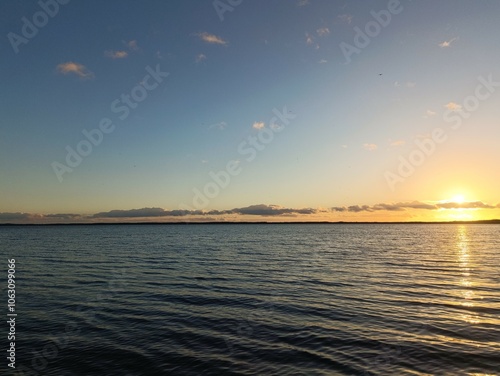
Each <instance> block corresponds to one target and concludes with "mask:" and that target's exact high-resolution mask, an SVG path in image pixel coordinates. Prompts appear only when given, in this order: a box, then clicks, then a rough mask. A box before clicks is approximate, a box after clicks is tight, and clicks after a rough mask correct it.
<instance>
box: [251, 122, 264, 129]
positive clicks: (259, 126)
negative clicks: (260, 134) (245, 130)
mask: <svg viewBox="0 0 500 376" xmlns="http://www.w3.org/2000/svg"><path fill="white" fill-rule="evenodd" d="M264 126H265V124H264V122H263V121H256V122H255V123H253V125H252V128H253V129H262V128H264Z"/></svg>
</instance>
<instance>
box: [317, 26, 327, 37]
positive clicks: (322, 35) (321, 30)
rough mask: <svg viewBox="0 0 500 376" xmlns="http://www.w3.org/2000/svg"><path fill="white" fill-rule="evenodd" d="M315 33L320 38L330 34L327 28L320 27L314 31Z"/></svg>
mask: <svg viewBox="0 0 500 376" xmlns="http://www.w3.org/2000/svg"><path fill="white" fill-rule="evenodd" d="M316 33H318V35H319V36H320V37H324V36H326V35H328V34H330V29H328V28H327V27H322V28H321V29H318V30H316Z"/></svg>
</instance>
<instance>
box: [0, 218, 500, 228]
mask: <svg viewBox="0 0 500 376" xmlns="http://www.w3.org/2000/svg"><path fill="white" fill-rule="evenodd" d="M318 224H328V225H443V224H450V225H453V224H459V225H472V224H500V219H486V220H477V221H437V222H423V221H421V222H419V221H413V222H345V221H337V222H329V221H314V222H300V221H297V222H266V221H261V222H97V223H84V222H79V223H0V227H12V226H114V225H120V226H123V225H126V226H131V225H318Z"/></svg>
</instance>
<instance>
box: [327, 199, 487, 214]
mask: <svg viewBox="0 0 500 376" xmlns="http://www.w3.org/2000/svg"><path fill="white" fill-rule="evenodd" d="M494 208H495V206H493V205H489V204H486V203H484V202H482V201H471V202H440V203H425V202H420V201H411V202H397V203H389V204H387V203H382V204H376V205H352V206H335V207H333V208H331V210H332V211H334V212H351V213H359V212H374V211H381V210H385V211H403V210H406V209H421V210H439V209H494Z"/></svg>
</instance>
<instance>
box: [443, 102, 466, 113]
mask: <svg viewBox="0 0 500 376" xmlns="http://www.w3.org/2000/svg"><path fill="white" fill-rule="evenodd" d="M445 107H446V108H447V109H448V110H450V111H455V112H458V111H461V110H462V106H461V105H459V104H457V103H455V102H450V103H448V104H447V105H445Z"/></svg>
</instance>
